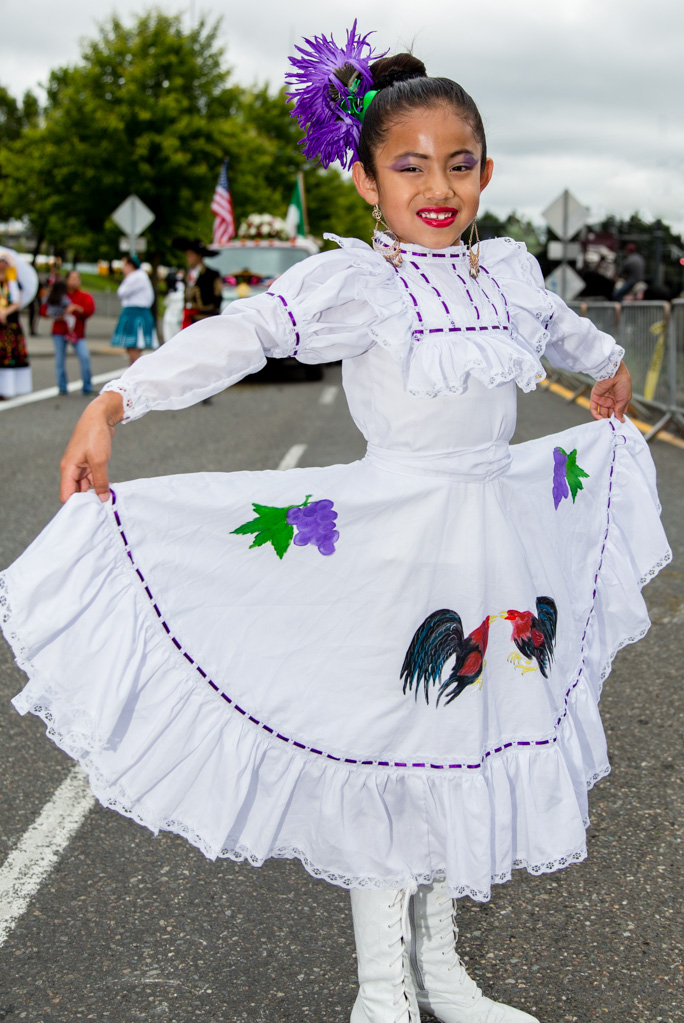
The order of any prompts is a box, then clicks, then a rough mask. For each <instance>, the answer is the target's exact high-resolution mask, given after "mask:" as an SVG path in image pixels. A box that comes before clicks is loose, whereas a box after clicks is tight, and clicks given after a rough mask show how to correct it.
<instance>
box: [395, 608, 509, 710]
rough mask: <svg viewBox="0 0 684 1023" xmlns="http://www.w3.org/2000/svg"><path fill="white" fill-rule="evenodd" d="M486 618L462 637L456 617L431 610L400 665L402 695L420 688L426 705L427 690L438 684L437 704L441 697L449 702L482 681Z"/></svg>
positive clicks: (457, 616)
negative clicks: (444, 674) (449, 665)
mask: <svg viewBox="0 0 684 1023" xmlns="http://www.w3.org/2000/svg"><path fill="white" fill-rule="evenodd" d="M491 620H492V619H491V616H490V615H488V616H487V617H486V618H485V619H484V621H483V622H482V624H481V625H479V626H478V628H477V629H475V630H474V631H473V632H471V633H470V635H469V636H464V635H463V624H462V622H461V618H460V616H459V615H458V614H457V613H456V612H455V611H450V610H449V608H442V609H441V610H439V611H433V612H432V614H431V615H428V617H427V618H426V619H425V621H424V622H423V624H422V625H421V626H419V628H418V629H417V630H416V632H415V634H414V636H413V639H412V640H411V644H410V646H409V648H408V651H407V652H406V657H405V658H404V663H403V664H402V666H401V678H402V679H403V680H404V692H406V691H407V689H408V690H413V686H414V685H415V687H416V690H415V692H416V699H418V691H419V689H420V687H421V685H422V686H423V691H424V693H425V702H426V703H429V702H430V687H431V685H432V686H436V685H439V692H438V694H437V703H439V701H440V700H441V698H442V697H443V696H444V697H445V703H447V704H448V703H451V702H452V700H455V699H456V697H457V696H460V695H461V693H462V692H463V690H464V689H466V688H467V687H468V686H471V685H474V684H475V683H476V682H478V681H480V680H481V678H482V669H483V667H484V658H485V653H486V652H487V641H488V639H489V625H490V622H491ZM451 657H453V658H454V663H453V665H452V668H451V671H450V672H449V674H448V676H447V677H446V678H445V679H444V681H441V676H442V670H443V669H444V666H445V664H446V663H447V661H448V660H449V659H450V658H451Z"/></svg>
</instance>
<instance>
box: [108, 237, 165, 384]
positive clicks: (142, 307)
mask: <svg viewBox="0 0 684 1023" xmlns="http://www.w3.org/2000/svg"><path fill="white" fill-rule="evenodd" d="M123 275H124V279H123V280H122V282H121V284H120V285H119V287H118V289H117V292H116V293H117V295H118V296H119V298H120V300H121V305H122V309H121V316H120V317H119V322H118V323H117V325H116V329H115V330H114V336H113V337H112V345H114V346H117V345H123V347H124V348H125V349H126V351H127V353H128V361H129V364H131V365H132V364H133V363H134V362H135V361H136V359H138V358H139V357H140V356H141V355H142V353H143V351H144V350H145V349H146V348H158V347H159V341H158V339H157V327H156V324H155V322H154V316H153V315H152V310H151V306H152V305H153V303H154V288H153V287H152V283H151V281H150V278H149V277H148V276H147V274H146V273H145V271H144V270H143V269H142V267H141V266H140V260H139V259H138V257H137V256H135V255H133V256H124V259H123Z"/></svg>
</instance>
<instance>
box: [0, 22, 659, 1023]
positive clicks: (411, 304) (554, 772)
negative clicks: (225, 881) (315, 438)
mask: <svg viewBox="0 0 684 1023" xmlns="http://www.w3.org/2000/svg"><path fill="white" fill-rule="evenodd" d="M309 46H310V50H309V51H306V50H302V51H301V53H302V56H301V57H298V58H296V59H295V60H294V61H293V63H294V64H295V68H296V74H295V75H294V81H295V84H296V85H298V86H299V89H298V90H297V91H296V92H295V96H296V100H297V103H296V108H295V112H296V113H297V114H298V116H299V117H300V119H301V120H302V121H304V122H305V123H306V125H307V140H306V145H307V150H306V151H307V155H312V154H313V153H320V154H321V155H322V158H323V159H324V161H325V162H330V160H331V159H332V158H334V157H338V158H339V157H342V159H343V161H345V162H346V161H347V160H348V159H350V160H351V161H352V162H353V175H354V181H355V183H356V186H357V188H358V190H359V192H360V193H361V195H362V196H363V197H364V198H365V199H366V200H367V201H368V202H369V204H372V205H373V206H374V207H375V215H376V218H379V217H380V216H382V217H383V218H384V220H385V222H386V225H387V228H388V229H389V230H388V232H385V233H383V232H380V233H379V234H378V235H377V236H376V238H375V239H374V246H373V247H372V248H371V247H370V246H368V245H366V244H365V243H363V242H360V241H356V240H354V239H347V240H345V239H336V241H337V242H338V248H336V249H335V250H334V251H331V252H326V253H323V254H321V255H318V256H313V257H311V258H310V259H307V260H306V261H304V262H303V263H299V264H297V265H296V266H295V267H293V268H292V269H291V270H289V271H288V272H287V273H285V274H284V275H283V276H282V277H280V278H279V279H278V280H277V281H275V282H274V284H273V286H272V287H271V289H270V292H269V293H268V294H265V295H261V296H255V297H253V298H251V299H247V300H244V301H241V302H236V303H234V304H233V305H231V306H230V307H229V308H228V309H227V310H226V312H225V313H224V315H223V316H219V317H212V318H211V319H208V320H205V321H203V322H202V323H199V324H196V325H194V326H192V327H190V328H188V329H187V330H185V331H183V332H182V333H181V334H180V335H178V336H177V337H175V338H174V339H173V340H171V341H170V342H169V343H167V344H166V345H164V347H163V348H161V349H160V350H159V351H158V352H156V353H154V355H153V356H151V357H150V358H147V359H143V360H140V361H139V362H137V363H136V364H135V365H134V366H132V367H131V368H130V369H129V370H128V371H127V372H126V373H125V374H124V375H123V376H122V377H121V379H120V380H118V381H116V382H114V383H112V384H108V385H107V387H106V388H105V392H104V393H103V394H102V395H101V396H100V397H99V398H97V399H96V400H95V401H94V402H93V403H92V404H91V405H90V406H89V407H88V409H87V410H86V411H85V412H84V414H83V416H82V418H81V420H80V422H79V424H78V426H77V428H76V430H75V433H74V435H73V437H72V440H71V441H70V443H69V446H68V448H67V451H66V453H65V455H64V459H63V483H62V497H63V499H64V500H65V501H66V502H67V503H66V506H65V508H64V509H63V510H62V511H61V513H60V514H59V515H58V516H57V517H56V519H55V520H54V521H53V522H52V523H51V524H50V525H49V526H48V528H47V529H46V530H45V531H44V532H43V533H42V534H41V536H39V537H38V539H37V540H36V541H35V542H34V544H33V545H32V546H31V547H30V548H29V549H28V551H27V552H26V553H25V554H24V555H23V556H22V557H21V558H20V559H19V561H18V562H17V563H16V564H15V565H13V566H12V567H11V568H9V569H8V570H7V571H6V572H5V573H4V575H3V576H2V577H0V586H2V588H3V592H2V593H0V601H2V602H3V603H4V620H5V621H4V627H5V631H6V633H7V635H8V638H9V640H10V642H11V643H12V644H13V645H14V648H15V650H16V653H17V659H18V661H19V663H20V665H21V666H22V667H23V668H24V669H25V670H26V672H27V674H28V675H29V676H30V681H29V683H28V685H27V687H26V688H25V690H24V691H23V693H21V694H20V695H19V696H18V697H16V699H15V701H14V702H15V706H16V707H17V709H18V710H19V711H20V712H21V713H24V712H26V711H32V712H34V713H37V714H40V715H41V716H42V717H43V718H44V719H45V720H46V722H48V723H49V734H50V736H51V737H52V738H53V739H54V740H55V741H56V742H57V743H59V744H60V745H61V746H62V747H63V748H64V749H65V750H66V751H67V752H68V753H69V754H70V755H71V756H73V757H75V758H76V759H77V760H78V761H79V762H80V763H81V764H83V765H84V767H85V769H86V770H87V771H88V773H89V776H90V779H91V784H92V786H93V790H94V792H95V793H96V794H97V796H98V797H99V799H100V800H101V801H102V802H103V804H105V805H107V806H111V807H113V808H116V809H118V810H119V811H120V812H121V813H124V814H127V815H129V816H132V817H134V818H135V819H136V820H138V821H139V822H140V823H143V824H145V825H146V826H147V827H149V828H151V829H152V830H153V831H155V832H156V831H157V830H158V829H167V830H170V831H173V832H176V833H178V834H182V835H185V836H186V837H187V838H188V840H189V841H191V842H192V843H194V844H195V845H196V846H198V848H199V849H201V850H202V851H203V852H204V853H205V854H206V855H207V856H209V857H211V858H215V857H217V856H227V857H231V858H233V859H247V860H249V861H250V862H251V863H253V864H254V865H256V866H258V865H260V864H261V863H263V862H264V860H265V859H266V858H268V857H274V856H279V857H297V858H298V859H300V860H301V862H302V863H303V864H304V865H305V867H306V869H307V870H309V871H310V873H311V874H313V875H314V876H316V877H322V878H325V879H326V880H328V881H330V882H332V883H334V884H338V885H342V886H344V887H347V888H349V889H350V890H351V895H352V909H353V917H354V930H355V937H356V942H357V950H358V966H359V980H360V989H359V995H358V997H357V1000H356V1003H355V1005H354V1008H353V1011H352V1023H418V1020H419V1010H420V1009H424V1010H426V1011H431V1012H432V1013H433V1014H434V1015H435V1016H436V1017H437V1018H438V1019H439V1020H440V1021H442V1023H523V1021H528V1023H529V1021H532V1020H533V1017H531V1016H530V1015H528V1014H527V1013H525V1012H523V1011H521V1010H519V1009H515V1008H512V1007H511V1006H506V1005H503V1004H500V1003H496V1002H494V1001H492V1000H491V999H490V998H488V997H487V996H486V995H484V994H483V993H482V991H481V990H480V989H479V988H478V987H477V985H476V984H475V983H474V982H473V981H472V980H471V979H470V978H469V977H468V975H467V973H466V972H465V969H464V967H463V965H462V963H461V961H460V959H459V957H458V955H457V953H456V950H455V945H454V936H455V933H456V932H455V927H454V922H453V916H452V899H454V898H456V897H458V896H463V895H469V896H470V897H472V898H474V899H479V900H486V899H488V898H489V897H490V889H491V884H492V882H497V883H500V882H503V881H506V880H507V879H508V878H509V877H510V875H511V871H512V869H513V868H514V867H525V868H526V869H527V870H529V871H531V872H532V873H542V872H545V871H552V870H555V869H557V868H559V867H562V866H565V865H567V864H570V863H575V862H577V861H579V860H581V859H583V858H584V856H585V854H586V840H585V828H586V826H587V824H588V810H587V790H588V789H589V788H590V787H591V786H592V785H593V783H594V782H595V781H596V780H597V779H599V778H601V777H602V776H604V775H605V774H607V773H608V770H609V767H608V760H607V755H606V746H605V738H604V734H603V729H602V726H601V721H600V718H599V713H598V699H599V694H600V689H601V685H602V683H603V679H604V678H605V677H606V675H607V674H608V672H609V670H610V665H611V661H612V658H613V656H614V654H615V653H616V651H617V650H618V649H619V647H621V646H623V645H624V644H625V643H627V642H630V641H633V640H635V639H638V638H639V637H640V636H641V635H643V634H644V632H645V631H646V629H647V628H648V616H647V613H646V608H645V605H644V602H643V600H642V598H641V594H640V588H641V586H642V585H643V584H644V582H646V581H647V580H648V579H649V578H650V577H651V576H652V575H654V574H655V572H656V571H657V569H658V568H659V567H660V566H661V565H662V564H664V563H665V561H666V560H668V558H669V551H668V546H667V541H666V539H665V536H664V534H663V531H662V528H661V526H660V521H659V506H658V502H657V496H656V490H655V474H654V469H653V464H652V462H651V459H650V455H649V452H648V449H647V447H646V445H645V444H644V442H643V440H642V438H641V436H640V435H639V433H638V432H637V430H636V429H634V427H633V426H631V425H630V423H629V422H627V421H625V419H624V412H625V409H626V407H627V404H628V401H629V398H630V383H629V375H628V373H627V371H626V369H625V368H624V366H623V365H622V363H621V358H622V354H623V352H622V350H621V349H620V348H619V347H618V346H617V345H616V344H615V342H614V341H613V339H612V338H610V337H608V336H607V335H605V334H602V333H601V332H599V331H598V330H596V329H595V328H594V327H593V326H592V324H591V323H590V322H589V320H587V319H580V318H578V317H577V316H575V314H574V313H572V312H571V311H570V310H569V309H568V308H567V307H566V306H565V305H564V304H563V302H561V301H560V300H559V299H558V298H557V297H556V296H554V295H551V294H549V293H548V292H546V291H545V290H544V285H543V280H542V277H541V274H540V271H539V267H538V265H537V263H536V261H535V260H534V259H533V258H532V257H531V256H530V255H529V254H528V253H527V251H526V250H525V247H524V245H521V244H519V243H516V242H513V241H511V240H510V239H495V240H491V241H486V242H483V244H482V245H481V246H479V247H478V246H475V247H473V246H468V245H467V244H463V242H462V241H461V239H462V237H464V236H465V237H466V238H467V237H468V232H471V230H472V227H473V224H474V218H475V216H476V213H477V208H478V203H479V200H480V194H481V191H482V189H483V188H485V187H486V185H487V184H488V182H489V180H490V178H491V175H492V162H491V160H490V159H489V158H488V157H487V155H486V143H485V137H484V131H483V128H482V121H481V119H480V115H479V113H478V112H477V108H476V107H475V104H474V103H473V101H472V99H471V98H470V97H469V96H468V95H467V94H466V93H464V92H463V90H462V89H461V88H460V87H459V86H457V85H456V84H455V83H453V82H451V81H449V80H446V79H431V78H428V77H426V75H425V69H424V67H423V65H422V64H421V63H420V62H419V61H418V60H416V59H415V58H413V57H411V56H409V55H406V54H404V55H400V56H399V57H394V58H385V59H381V60H378V61H376V62H374V63H373V64H372V65H370V59H371V54H370V47H369V45H368V42H367V39H365V38H362V39H359V38H358V37H357V36H356V34H355V27H354V29H353V30H352V31H351V33H349V35H348V39H347V43H346V46H345V47H342V48H339V47H336V46H335V45H334V44H333V43H332V41H330V40H326V39H325V38H320V39H315V40H313V41H312V42H310V43H309ZM357 156H358V159H356V157H357ZM544 351H546V355H547V357H548V358H549V359H550V361H551V362H552V363H554V364H556V365H559V366H564V367H567V368H570V369H576V370H583V371H585V372H588V373H591V374H592V375H593V376H594V377H595V378H596V380H597V381H598V383H597V384H596V385H595V387H594V389H593V392H592V399H591V404H592V413H593V416H594V419H595V420H596V422H593V423H589V424H587V425H585V426H582V427H579V428H576V429H571V430H568V431H566V432H564V433H561V434H557V435H555V436H552V437H545V438H542V439H540V440H536V441H532V442H530V443H527V444H522V445H519V446H516V447H511V446H510V445H509V441H510V438H511V436H512V434H513V430H514V427H515V402H516V386H518V387H520V388H521V389H522V390H525V391H527V390H530V389H532V388H534V387H535V385H536V383H537V382H538V381H540V380H541V379H542V378H543V377H544V369H543V367H542V364H541V362H540V361H539V360H540V356H541V354H542V353H543V352H544ZM292 355H294V356H296V357H297V358H298V359H300V360H301V361H303V362H305V363H309V364H314V363H320V362H326V361H332V360H338V359H342V360H343V379H344V386H345V391H346V394H347V398H348V401H349V406H350V410H351V413H352V416H353V417H354V420H355V421H356V423H357V425H358V426H359V428H360V430H361V431H362V432H363V433H364V435H365V436H366V438H367V440H368V451H367V454H366V456H365V457H364V458H363V459H362V460H361V461H359V462H355V463H352V464H351V465H336V466H329V467H324V468H318V469H306V468H305V469H293V470H290V471H288V472H277V471H273V472H258V473H256V472H238V473H231V474H220V473H201V474H198V475H194V476H172V477H166V478H158V479H143V480H138V481H136V482H131V483H125V484H121V485H115V486H114V487H112V488H110V486H109V480H108V476H107V462H108V459H109V454H110V446H111V438H112V435H113V433H114V428H115V426H116V425H117V424H118V423H121V422H128V421H131V420H134V419H137V418H139V417H140V416H142V415H143V414H144V413H146V412H148V411H150V410H161V409H179V408H183V407H185V406H188V405H190V404H193V403H196V402H199V401H201V400H202V399H204V398H206V397H208V396H210V395H212V394H215V393H217V392H218V391H220V390H222V389H223V388H225V387H227V386H229V385H230V384H232V383H234V382H235V381H237V380H240V379H241V378H242V377H244V376H245V375H246V374H248V373H251V372H254V371H255V370H258V369H259V368H260V367H261V366H263V365H264V363H265V360H266V356H292ZM113 607H115V608H116V615H112V608H113Z"/></svg>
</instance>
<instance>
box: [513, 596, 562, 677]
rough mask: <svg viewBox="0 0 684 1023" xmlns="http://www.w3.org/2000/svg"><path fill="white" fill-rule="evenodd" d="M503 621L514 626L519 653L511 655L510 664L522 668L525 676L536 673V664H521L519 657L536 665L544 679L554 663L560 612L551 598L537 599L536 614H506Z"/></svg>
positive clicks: (514, 639)
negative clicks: (532, 672)
mask: <svg viewBox="0 0 684 1023" xmlns="http://www.w3.org/2000/svg"><path fill="white" fill-rule="evenodd" d="M501 617H502V618H503V619H504V620H505V621H508V622H512V623H513V629H512V631H511V639H512V640H513V642H514V643H515V646H516V647H517V649H518V650H519V651H520V653H518V654H511V655H510V657H509V658H508V660H509V661H510V662H511V663H512V664H514V665H515V667H516V668H520V670H521V671H522V673H523V675H525V674H526V673H527V672H528V671H536V667H535V666H534V665H533V664H522V663H521V659H520V654H522V655H523V657H524V658H526V660H528V661H530V662H531V661H533V660H534V661H536V662H537V665H538V667H539V670H540V671H541V673H542V675H543V676H544V678H548V675H547V671H548V667H549V664H550V663H551V661H552V660H553V651H554V647H555V645H556V624H557V622H558V609H557V607H556V602H555V600H553V598H552V597H537V614H536V615H535V614H534V612H532V611H505V612H504V613H503V614H502V615H501Z"/></svg>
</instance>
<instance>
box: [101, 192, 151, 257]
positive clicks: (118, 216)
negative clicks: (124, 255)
mask: <svg viewBox="0 0 684 1023" xmlns="http://www.w3.org/2000/svg"><path fill="white" fill-rule="evenodd" d="M111 217H112V220H113V221H114V223H115V224H116V226H117V227H120V228H121V230H122V231H123V232H124V234H126V235H127V236H128V243H129V251H130V252H135V251H136V248H137V244H136V242H137V238H138V236H139V235H141V234H142V233H143V231H144V230H145V228H146V227H149V226H150V224H151V223H152V221H153V220H154V219H155V216H154V213H153V212H152V210H151V209H150V208H149V207H148V206H146V205H145V203H144V202H143V201H142V199H138V197H137V195H129V196H128V198H127V199H124V201H123V202H122V203H121V205H120V206H117V208H116V209H115V210H114V212H113V213H112V214H111Z"/></svg>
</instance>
